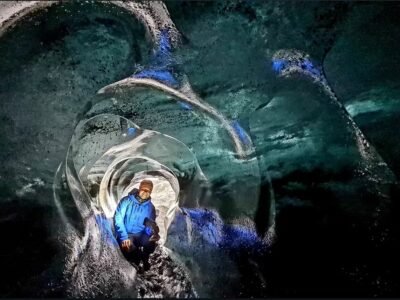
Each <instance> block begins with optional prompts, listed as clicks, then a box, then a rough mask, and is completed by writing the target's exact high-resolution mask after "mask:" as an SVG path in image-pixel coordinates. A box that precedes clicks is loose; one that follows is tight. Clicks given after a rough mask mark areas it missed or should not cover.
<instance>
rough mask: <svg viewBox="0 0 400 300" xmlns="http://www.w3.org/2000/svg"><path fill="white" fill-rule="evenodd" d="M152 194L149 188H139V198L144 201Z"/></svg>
mask: <svg viewBox="0 0 400 300" xmlns="http://www.w3.org/2000/svg"><path fill="white" fill-rule="evenodd" d="M150 194H151V190H150V189H149V188H148V187H147V186H144V187H139V197H140V198H142V199H143V200H146V199H149V198H150Z"/></svg>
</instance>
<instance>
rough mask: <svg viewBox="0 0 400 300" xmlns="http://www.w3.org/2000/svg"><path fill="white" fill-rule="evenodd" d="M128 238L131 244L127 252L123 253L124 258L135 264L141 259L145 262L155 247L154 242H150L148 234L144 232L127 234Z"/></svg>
mask: <svg viewBox="0 0 400 300" xmlns="http://www.w3.org/2000/svg"><path fill="white" fill-rule="evenodd" d="M128 238H129V239H130V240H131V243H132V245H131V248H130V250H129V252H128V253H125V256H126V258H127V259H128V260H130V261H133V262H134V263H135V264H137V265H139V263H140V261H141V260H142V261H143V262H144V263H147V262H148V260H149V256H150V254H151V253H153V252H154V250H155V249H156V246H157V244H156V242H150V241H149V239H150V236H148V235H147V234H145V233H138V234H128Z"/></svg>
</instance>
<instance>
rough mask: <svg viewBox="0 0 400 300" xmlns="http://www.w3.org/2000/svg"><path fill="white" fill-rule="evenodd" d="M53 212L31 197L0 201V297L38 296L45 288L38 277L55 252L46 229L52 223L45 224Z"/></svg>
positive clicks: (46, 267) (50, 208)
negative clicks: (0, 273) (1, 274)
mask: <svg viewBox="0 0 400 300" xmlns="http://www.w3.org/2000/svg"><path fill="white" fill-rule="evenodd" d="M52 213H53V207H51V206H48V205H39V204H33V203H32V199H12V200H11V201H9V202H7V203H2V205H1V212H0V219H1V221H0V222H1V223H0V224H1V226H0V236H1V238H2V242H1V244H2V246H1V249H0V268H1V270H2V271H3V276H2V284H1V285H0V287H1V290H0V294H1V295H2V297H7V296H10V297H33V296H35V295H36V296H40V295H41V293H42V290H44V289H45V288H46V287H43V286H40V284H41V283H42V278H40V277H41V275H42V274H43V273H44V272H45V271H46V270H47V269H48V268H49V267H50V265H51V264H52V262H53V259H54V258H55V257H56V254H57V249H56V246H55V245H54V243H53V241H52V240H51V236H50V232H49V226H51V224H48V222H49V220H50V219H51V215H52ZM53 279H54V278H53Z"/></svg>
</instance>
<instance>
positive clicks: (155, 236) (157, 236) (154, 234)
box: [149, 233, 160, 242]
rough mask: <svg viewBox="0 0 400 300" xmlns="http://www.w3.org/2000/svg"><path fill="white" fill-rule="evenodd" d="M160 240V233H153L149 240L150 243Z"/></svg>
mask: <svg viewBox="0 0 400 300" xmlns="http://www.w3.org/2000/svg"><path fill="white" fill-rule="evenodd" d="M159 239H160V235H159V234H158V233H153V234H152V235H151V236H150V238H149V242H157V241H158V240H159Z"/></svg>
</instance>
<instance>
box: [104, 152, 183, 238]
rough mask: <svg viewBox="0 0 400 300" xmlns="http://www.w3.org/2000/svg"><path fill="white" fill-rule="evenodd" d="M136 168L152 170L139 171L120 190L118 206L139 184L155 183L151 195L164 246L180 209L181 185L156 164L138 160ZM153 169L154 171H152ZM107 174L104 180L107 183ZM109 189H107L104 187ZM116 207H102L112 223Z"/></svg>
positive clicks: (171, 174)
mask: <svg viewBox="0 0 400 300" xmlns="http://www.w3.org/2000/svg"><path fill="white" fill-rule="evenodd" d="M136 163H137V164H135V168H137V169H141V168H144V169H150V170H143V171H138V172H137V173H135V175H134V177H133V178H132V179H131V180H130V182H129V183H128V185H126V186H125V187H123V188H120V189H119V191H120V193H117V199H115V200H116V201H115V203H116V205H118V203H119V201H120V200H121V199H122V198H123V197H125V196H127V195H128V193H129V192H130V191H132V190H133V189H134V188H137V189H139V184H140V182H141V181H142V180H144V179H148V180H151V181H152V182H153V185H154V186H153V191H152V193H151V201H152V203H153V205H154V206H155V208H156V223H157V225H158V226H159V228H160V232H159V234H160V241H159V243H160V244H161V245H163V244H164V243H165V241H166V239H167V233H168V228H169V226H170V224H171V222H172V221H173V219H174V216H175V212H176V209H178V195H179V183H178V179H177V178H176V176H175V175H174V174H173V172H172V171H169V170H166V169H165V168H164V169H161V168H159V169H158V170H156V169H155V168H154V164H155V163H154V162H150V161H148V160H146V159H143V158H140V159H139V158H138V159H136ZM151 169H152V170H151ZM106 176H107V174H106V175H105V177H104V179H105V181H107V177H106ZM104 188H107V187H104ZM102 190H103V187H102V186H100V194H102ZM103 194H104V193H103ZM116 205H115V206H113V208H112V209H110V208H109V207H108V206H107V205H104V203H103V204H102V205H101V206H102V209H103V212H104V213H105V214H106V216H107V218H109V219H110V221H113V219H112V218H113V216H114V213H115V209H116Z"/></svg>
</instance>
